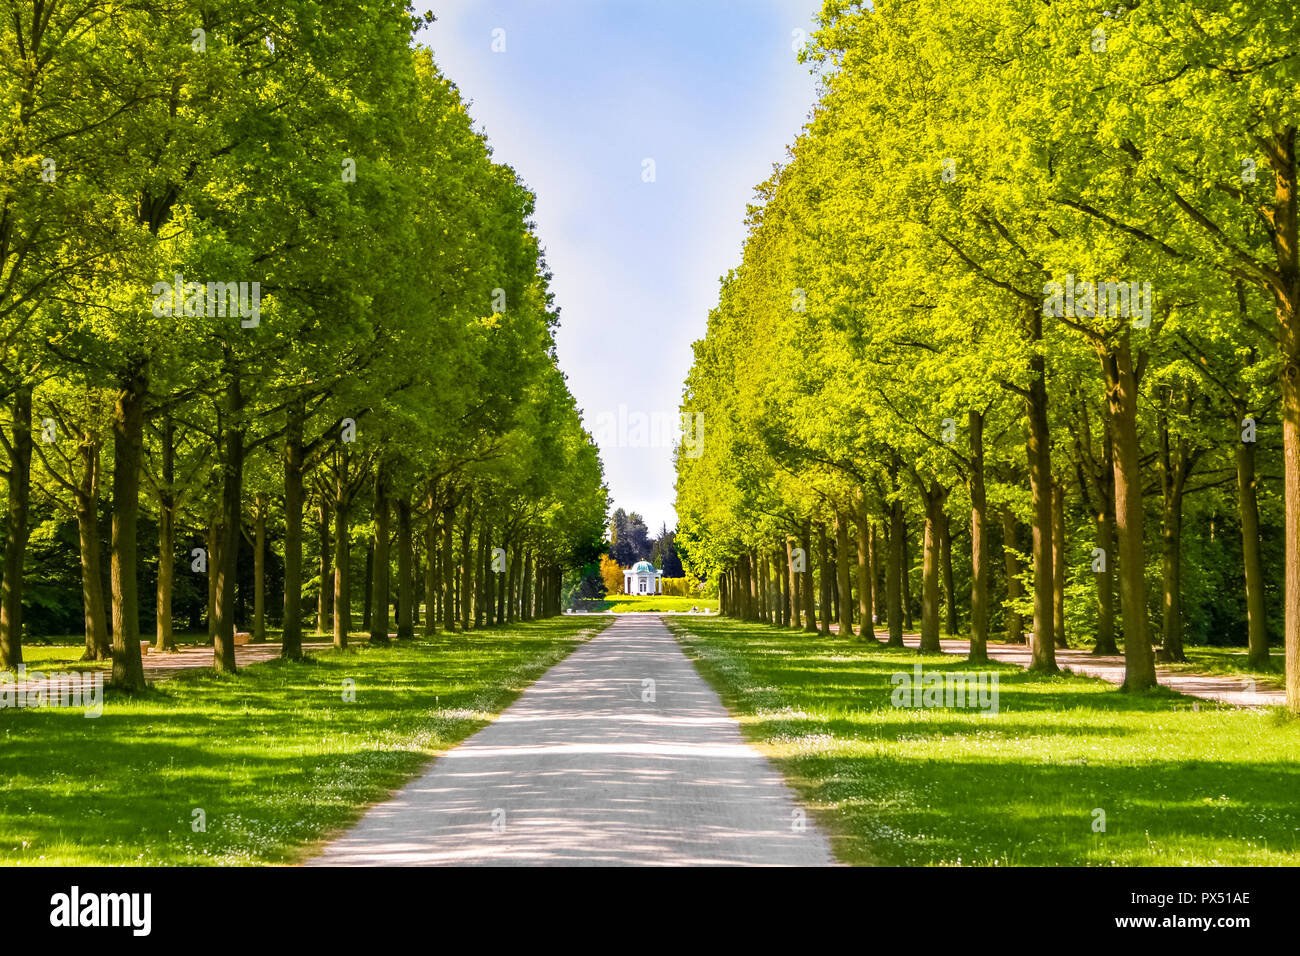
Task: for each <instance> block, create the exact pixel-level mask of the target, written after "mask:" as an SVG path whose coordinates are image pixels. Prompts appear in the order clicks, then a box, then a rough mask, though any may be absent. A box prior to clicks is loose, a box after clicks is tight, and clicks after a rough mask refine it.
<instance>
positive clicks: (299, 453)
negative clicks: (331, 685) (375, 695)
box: [280, 402, 325, 660]
mask: <svg viewBox="0 0 1300 956" xmlns="http://www.w3.org/2000/svg"><path fill="white" fill-rule="evenodd" d="M303 415H304V412H303V406H302V403H301V402H293V403H291V404H290V405H289V410H288V413H287V415H286V418H285V433H284V615H283V620H282V622H281V625H282V627H283V633H282V634H281V636H280V656H281V657H283V658H285V659H287V660H298V659H299V658H301V657H302V509H303V498H304V494H303V447H302V427H303V422H302V420H303ZM324 587H325V577H324V575H323V574H322V576H321V589H322V590H324Z"/></svg>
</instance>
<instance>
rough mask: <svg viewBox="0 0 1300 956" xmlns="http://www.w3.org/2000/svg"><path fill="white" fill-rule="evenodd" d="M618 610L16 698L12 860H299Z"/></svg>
mask: <svg viewBox="0 0 1300 956" xmlns="http://www.w3.org/2000/svg"><path fill="white" fill-rule="evenodd" d="M611 620H612V618H604V619H590V618H589V619H586V620H584V619H580V618H556V619H552V620H548V621H538V622H532V623H529V624H522V625H512V626H510V627H508V628H501V629H499V630H489V631H482V632H470V633H468V634H464V635H462V634H453V635H450V636H445V637H439V638H437V639H432V640H428V639H426V640H419V641H413V642H401V643H397V644H394V645H393V646H390V647H380V648H370V647H362V648H358V649H356V650H348V651H344V652H337V651H333V650H331V651H326V652H322V653H320V654H319V655H318V656H317V657H316V658H315V659H314V660H311V661H307V662H302V663H291V662H284V661H271V662H267V663H264V664H254V665H252V666H250V667H247V668H245V669H244V670H243V671H241V672H240V673H239V674H238V675H236V676H234V677H221V676H218V675H217V674H216V673H215V672H213V671H210V670H202V671H194V672H189V673H186V674H183V675H181V676H179V677H176V678H174V679H172V680H168V681H164V682H160V683H159V684H157V685H156V686H155V688H154V689H152V690H150V691H149V692H148V693H146V694H143V695H141V696H139V697H135V698H133V697H131V696H128V695H122V694H114V693H112V692H109V693H108V694H107V695H106V698H105V703H104V712H103V716H101V717H99V718H98V719H94V718H91V719H88V718H86V717H85V716H84V713H83V711H82V710H72V709H64V710H59V709H42V710H25V709H24V710H0V779H2V780H3V781H4V785H3V787H0V864H6V865H15V864H19V865H43V866H49V865H65V864H87V865H88V864H142V865H153V864H169V865H204V864H261V863H285V862H293V861H296V860H298V859H300V858H302V857H303V856H306V855H309V852H310V849H311V847H312V845H313V844H314V843H315V841H318V840H319V838H321V837H322V836H327V835H329V834H330V833H331V831H335V830H337V829H338V828H341V827H343V826H345V825H347V824H349V823H351V822H353V821H355V820H356V819H357V818H359V817H360V815H361V813H362V811H363V809H364V808H365V807H366V806H367V805H368V804H370V803H372V802H375V801H377V800H381V799H383V798H384V797H386V796H387V794H388V792H389V791H390V790H391V789H393V788H395V787H397V786H399V785H400V784H402V783H403V782H404V781H406V780H407V779H409V778H410V777H411V776H412V775H413V774H414V773H415V772H416V771H418V770H419V769H420V768H421V767H422V766H423V765H424V764H426V763H427V761H428V760H429V758H430V757H431V756H432V755H434V754H436V753H437V752H439V751H441V750H443V749H445V748H447V747H450V746H452V745H453V744H456V743H458V742H459V741H461V740H463V739H465V738H466V737H468V736H469V735H470V734H472V733H473V732H474V731H476V730H478V729H479V728H480V727H482V726H483V725H484V724H485V723H487V722H488V720H489V719H491V718H492V717H493V716H494V715H495V714H496V713H498V712H499V711H500V710H501V709H502V708H503V707H505V706H506V705H507V704H508V703H510V701H512V700H513V699H514V698H515V697H516V696H517V695H518V693H519V692H520V691H521V690H523V688H524V687H526V686H527V685H528V684H529V683H531V682H532V681H533V680H535V679H536V678H537V677H538V676H540V675H541V674H542V673H543V672H544V671H545V670H546V669H547V668H548V667H549V666H551V665H552V664H555V663H557V662H558V661H559V660H561V659H563V658H564V657H565V656H566V655H567V654H568V653H569V652H570V651H571V650H573V648H575V647H576V646H578V644H579V643H581V641H582V640H584V639H586V638H588V637H591V636H592V635H594V634H595V633H596V632H598V631H599V630H601V629H602V628H603V627H604V626H606V624H607V623H608V622H609V621H611ZM345 681H354V682H355V690H356V701H355V702H354V703H349V702H346V701H345V700H344V699H343V698H344V689H345V686H346V685H345ZM195 810H202V811H203V814H204V816H205V822H206V832H196V829H195V821H196V820H197V815H196V814H195V812H194V811H195Z"/></svg>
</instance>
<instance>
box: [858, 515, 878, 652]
mask: <svg viewBox="0 0 1300 956" xmlns="http://www.w3.org/2000/svg"><path fill="white" fill-rule="evenodd" d="M855 525H856V530H857V545H858V634H859V635H860V636H861V637H864V638H870V637H872V636H873V635H874V633H875V631H874V628H873V627H872V625H871V558H870V552H869V551H868V541H867V509H866V508H865V507H864V508H860V509H859V510H858V514H857V521H856V522H855Z"/></svg>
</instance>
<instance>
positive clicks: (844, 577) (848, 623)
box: [835, 511, 853, 637]
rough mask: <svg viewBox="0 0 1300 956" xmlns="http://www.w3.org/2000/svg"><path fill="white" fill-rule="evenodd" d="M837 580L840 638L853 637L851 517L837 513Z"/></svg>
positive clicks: (840, 512)
mask: <svg viewBox="0 0 1300 956" xmlns="http://www.w3.org/2000/svg"><path fill="white" fill-rule="evenodd" d="M835 572H836V573H835V580H836V583H837V584H838V585H839V595H838V599H837V602H836V609H837V610H838V611H839V620H840V637H852V636H853V596H852V592H851V589H852V583H851V582H852V579H851V578H850V576H849V517H848V515H846V514H845V513H844V512H842V511H836V512H835Z"/></svg>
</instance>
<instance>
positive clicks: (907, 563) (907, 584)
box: [899, 505, 912, 633]
mask: <svg viewBox="0 0 1300 956" xmlns="http://www.w3.org/2000/svg"><path fill="white" fill-rule="evenodd" d="M899 507H900V508H901V507H902V506H901V505H900V506H899ZM902 547H903V560H902V563H901V564H900V565H899V572H900V573H901V574H902V580H901V581H900V582H899V589H900V590H901V591H902V594H903V627H904V628H906V629H907V631H908V633H911V631H912V549H911V547H910V546H909V544H908V540H907V515H906V513H904V515H903V534H902Z"/></svg>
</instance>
